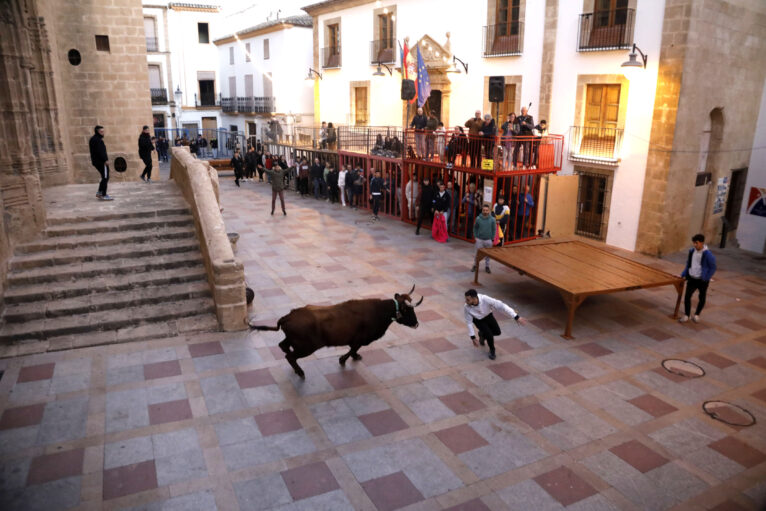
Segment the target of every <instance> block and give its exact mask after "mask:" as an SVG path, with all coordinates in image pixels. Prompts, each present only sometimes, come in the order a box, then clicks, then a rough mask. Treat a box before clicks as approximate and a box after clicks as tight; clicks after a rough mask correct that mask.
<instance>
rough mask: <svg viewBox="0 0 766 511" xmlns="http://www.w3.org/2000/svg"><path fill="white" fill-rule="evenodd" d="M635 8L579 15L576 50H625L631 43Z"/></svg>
mask: <svg viewBox="0 0 766 511" xmlns="http://www.w3.org/2000/svg"><path fill="white" fill-rule="evenodd" d="M635 14H636V11H635V9H614V10H611V11H598V12H590V13H587V14H581V15H580V28H579V32H578V34H577V51H601V50H625V49H630V48H631V46H632V45H633V26H634V23H635Z"/></svg>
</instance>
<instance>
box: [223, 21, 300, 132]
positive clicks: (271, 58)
mask: <svg viewBox="0 0 766 511" xmlns="http://www.w3.org/2000/svg"><path fill="white" fill-rule="evenodd" d="M311 38H312V30H311V17H309V16H306V15H302V16H289V17H287V18H281V19H273V20H270V21H266V22H264V23H260V24H258V25H255V26H253V27H250V28H247V29H245V30H241V31H239V32H237V33H235V34H232V35H228V36H225V37H222V38H220V39H217V40H215V44H216V46H217V47H218V63H219V72H220V76H221V79H222V81H223V84H222V86H221V89H222V99H221V107H222V116H223V117H222V124H223V127H224V128H226V129H228V130H230V131H239V132H245V133H246V134H247V136H248V137H257V138H264V135H265V134H267V133H271V131H266V130H272V129H273V130H275V131H276V132H277V133H275V134H279V135H280V136H282V137H292V136H294V133H295V131H294V129H295V127H297V126H301V125H302V126H312V125H313V123H314V119H313V112H314V94H313V90H312V88H311V85H312V83H311V82H307V81H306V80H305V77H306V73H307V71H308V68H309V67H310V66H311V63H312V48H313V45H312V39H311ZM277 126H278V127H277ZM280 131H281V133H279V132H280Z"/></svg>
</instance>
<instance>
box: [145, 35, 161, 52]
mask: <svg viewBox="0 0 766 511" xmlns="http://www.w3.org/2000/svg"><path fill="white" fill-rule="evenodd" d="M146 51H148V52H152V51H160V46H159V40H158V39H157V38H156V37H149V36H147V37H146Z"/></svg>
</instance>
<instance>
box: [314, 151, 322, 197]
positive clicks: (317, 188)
mask: <svg viewBox="0 0 766 511" xmlns="http://www.w3.org/2000/svg"><path fill="white" fill-rule="evenodd" d="M311 183H312V184H313V185H314V198H315V199H316V200H319V197H320V196H321V191H322V186H324V185H323V184H320V183H324V166H323V165H322V164H321V163H319V158H314V164H313V165H312V166H311Z"/></svg>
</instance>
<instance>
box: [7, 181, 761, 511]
mask: <svg viewBox="0 0 766 511" xmlns="http://www.w3.org/2000/svg"><path fill="white" fill-rule="evenodd" d="M221 196H222V203H223V205H224V207H225V211H224V216H225V218H226V222H227V226H228V228H229V230H230V231H237V232H239V233H240V235H241V238H240V241H239V245H238V248H237V255H238V257H239V258H240V259H241V260H242V261H243V262H244V264H245V268H246V272H247V278H248V281H249V284H250V286H251V287H253V288H255V289H256V300H255V303H254V304H253V309H252V316H253V318H254V319H255V320H256V321H257V322H259V323H263V324H273V323H275V322H276V319H277V318H278V317H280V316H281V315H283V314H284V313H286V312H288V311H289V310H290V309H291V308H294V307H297V306H301V305H304V304H308V303H313V304H319V303H334V302H340V301H343V300H345V299H350V298H359V297H389V296H393V294H394V293H395V292H406V291H407V290H408V289H409V288H410V286H411V285H412V283H413V282H414V283H417V289H416V292H415V294H416V295H419V294H423V295H424V296H425V300H424V302H423V304H422V306H421V307H420V308H418V310H417V312H418V317H419V320H420V328H418V329H417V330H413V329H409V328H405V327H402V326H399V325H393V326H392V327H391V328H390V329H389V331H388V333H387V335H386V336H385V337H384V338H383V339H381V340H380V341H377V342H376V343H375V344H373V345H371V346H369V347H367V348H363V349H362V350H361V354H362V355H363V357H364V359H363V360H362V361H359V362H353V361H351V360H349V361H348V362H347V364H346V367H345V369H344V368H342V367H341V366H340V365H339V364H338V359H337V357H338V355H339V354H340V353H341V351H339V350H336V349H332V350H331V349H324V350H320V351H319V352H317V353H316V354H315V356H312V357H310V358H308V359H303V360H302V361H301V362H300V363H301V365H302V367H303V368H304V370H305V371H306V375H307V377H306V380H305V381H301V380H300V379H298V378H297V377H296V376H295V375H294V374H293V371H292V369H291V368H290V366H289V365H288V364H287V362H285V360H284V358H283V356H282V354H281V351H280V350H279V348H277V347H276V344H277V343H278V342H279V341H280V340H281V339H282V337H281V335H280V333H279V332H258V333H250V332H238V333H213V334H204V335H197V336H193V337H189V338H174V339H164V340H159V341H154V342H151V341H150V342H142V343H135V344H129V345H115V346H106V347H97V348H89V349H83V350H79V351H70V352H59V353H48V354H44V355H35V356H29V357H21V358H16V359H10V360H2V361H0V370H4V371H5V372H4V374H3V376H2V379H0V509H3V510H15V509H22V510H33V509H42V510H51V509H65V508H70V507H71V508H77V509H110V510H111V509H147V510H184V511H189V510H213V509H221V510H229V509H231V510H235V509H242V510H255V509H296V510H298V509H300V510H311V511H313V510H332V511H335V510H343V509H370V510H371V509H380V510H393V509H400V508H404V509H410V510H416V509H417V510H436V509H447V508H449V509H462V510H469V509H470V510H483V509H493V510H499V509H513V510H554V509H572V510H609V509H628V510H631V509H648V510H664V509H687V510H697V509H710V510H713V509H715V510H738V509H758V508H759V507H760V506H763V505H764V503H766V425H765V424H766V305H764V296H766V280H765V278H764V273H763V262H762V261H757V260H756V259H753V258H752V257H749V256H742V255H737V254H735V255H734V256H731V257H729V256H727V255H725V254H720V255H719V266H720V268H721V270H720V271H719V272H718V274H717V275H716V279H715V281H714V282H713V284H712V285H711V290H710V294H709V298H708V308H707V309H706V310H705V313H704V314H703V322H702V323H701V324H699V325H695V324H691V323H689V324H686V325H680V324H678V323H677V322H674V321H672V320H671V319H669V317H668V314H669V313H670V312H671V311H672V307H673V305H674V303H675V297H674V296H673V291H672V290H671V289H670V288H666V289H660V290H646V291H634V292H630V293H623V294H618V295H610V296H605V297H596V298H591V299H589V300H587V301H586V302H585V304H584V305H583V306H582V307H581V308H580V310H579V311H578V313H577V317H576V319H575V325H574V335H575V336H576V339H575V340H574V341H565V340H563V339H562V338H561V337H560V336H559V334H560V333H561V331H562V328H563V316H564V308H563V305H562V302H561V299H560V298H559V296H558V295H557V294H556V293H555V292H554V291H553V290H551V289H549V288H547V287H545V286H542V285H540V284H537V283H535V282H534V281H532V280H530V279H528V278H525V277H522V276H519V275H518V274H517V273H514V272H511V271H508V270H507V269H504V268H501V267H500V266H497V265H495V266H493V273H492V275H486V274H483V273H482V274H481V282H482V283H483V286H482V287H481V288H480V292H486V293H488V294H490V295H493V296H495V297H497V298H500V299H503V300H505V301H507V302H508V303H510V304H511V305H512V306H514V307H517V308H518V310H519V311H520V312H521V314H522V315H523V316H526V317H527V318H528V319H529V320H530V321H529V323H528V325H527V326H525V327H522V326H518V325H516V324H515V323H514V322H513V321H512V320H509V319H508V318H501V319H502V320H501V321H500V325H501V328H502V330H503V334H502V336H500V338H499V340H498V357H497V360H495V361H490V360H488V358H487V356H486V352H485V351H484V350H482V349H478V348H474V347H473V346H472V344H471V343H470V340H469V339H468V336H467V333H466V328H465V325H464V324H463V322H462V320H461V307H462V300H463V292H464V290H465V289H466V288H468V287H470V286H471V278H472V274H471V273H470V272H469V269H470V266H471V263H472V261H471V257H472V254H473V250H472V247H471V246H470V245H469V244H467V243H464V242H461V241H456V240H452V241H450V242H449V243H447V244H446V245H442V244H437V243H435V242H434V241H432V240H431V239H430V238H429V237H428V236H427V235H423V236H417V237H416V236H415V235H414V233H413V230H414V229H412V228H411V227H410V226H408V225H405V224H403V223H401V222H398V221H394V220H388V219H384V220H382V221H381V222H379V223H377V224H374V225H370V224H368V223H367V215H366V214H364V213H362V212H355V211H350V210H348V209H345V210H344V209H342V208H340V207H338V206H331V205H329V204H328V203H326V202H318V201H315V200H313V199H303V200H302V199H300V198H298V197H296V195H295V194H294V193H288V194H287V200H288V205H287V207H288V216H286V217H283V216H282V215H280V214H279V209H278V208H277V215H275V216H274V217H272V216H270V215H269V210H270V207H269V204H268V200H270V198H271V193H270V190H269V189H268V187H267V185H264V184H258V183H243V186H242V188H241V189H235V188H234V185H233V182H232V181H231V180H230V179H226V178H224V179H222V181H221ZM118 200H119V198H118ZM682 259H683V255H680V254H678V255H676V256H673V257H671V258H670V260H665V261H654V264H655V265H657V266H659V267H662V268H665V269H668V270H670V271H674V272H679V271H680V269H681V261H682ZM573 271H574V270H573ZM665 358H683V359H687V360H690V361H693V362H695V363H697V364H699V365H700V366H701V367H703V368H704V369H705V371H706V375H705V376H704V377H702V378H698V379H685V378H681V377H677V376H675V375H673V374H670V373H667V372H665V371H664V370H663V369H662V368H661V365H660V364H661V361H662V360H663V359H665ZM714 398H717V399H725V400H728V401H731V402H734V403H736V404H739V405H741V406H743V407H745V408H747V409H749V410H750V411H751V412H752V413H753V414H754V415H755V417H756V418H757V420H758V423H757V424H756V425H755V426H753V427H749V428H734V427H730V426H727V425H725V424H723V423H721V422H718V421H715V420H713V419H711V418H709V417H708V416H707V415H705V414H704V413H703V412H702V409H701V405H702V403H703V401H705V400H708V399H714Z"/></svg>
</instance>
